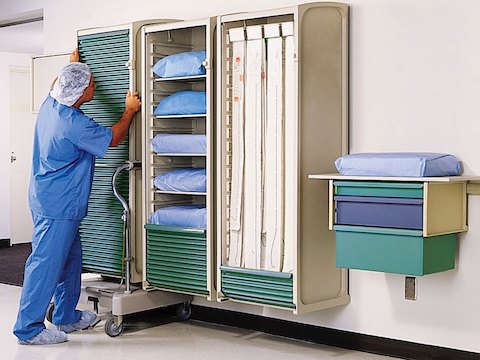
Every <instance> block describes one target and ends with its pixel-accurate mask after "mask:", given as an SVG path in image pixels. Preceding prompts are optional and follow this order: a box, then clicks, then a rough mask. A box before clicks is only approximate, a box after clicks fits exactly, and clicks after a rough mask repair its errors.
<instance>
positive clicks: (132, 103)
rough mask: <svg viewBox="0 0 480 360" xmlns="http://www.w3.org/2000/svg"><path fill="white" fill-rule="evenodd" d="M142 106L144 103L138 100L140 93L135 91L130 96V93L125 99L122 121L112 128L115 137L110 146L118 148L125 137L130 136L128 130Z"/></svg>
mask: <svg viewBox="0 0 480 360" xmlns="http://www.w3.org/2000/svg"><path fill="white" fill-rule="evenodd" d="M141 105H142V103H141V102H140V99H139V98H138V92H136V91H135V92H134V93H133V94H130V91H129V92H128V93H127V97H126V98H125V112H124V113H123V115H122V117H121V118H120V120H118V121H117V122H116V123H115V124H114V125H113V126H112V132H113V136H112V141H111V142H110V146H118V145H120V144H121V143H122V141H123V139H125V136H127V135H128V129H129V128H130V124H131V123H132V120H133V116H134V115H135V113H136V112H137V111H138V110H139V109H140V106H141Z"/></svg>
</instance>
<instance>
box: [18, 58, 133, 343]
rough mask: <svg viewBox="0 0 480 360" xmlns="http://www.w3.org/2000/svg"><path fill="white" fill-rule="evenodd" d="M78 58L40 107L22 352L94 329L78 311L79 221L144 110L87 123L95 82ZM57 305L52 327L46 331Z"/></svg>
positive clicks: (128, 106) (89, 315)
mask: <svg viewBox="0 0 480 360" xmlns="http://www.w3.org/2000/svg"><path fill="white" fill-rule="evenodd" d="M78 59H79V58H78V50H75V51H74V52H73V53H72V54H71V56H70V63H69V64H68V65H66V66H65V67H64V68H63V69H62V70H61V72H60V74H59V76H58V78H57V79H56V81H55V82H54V85H53V89H52V90H51V91H50V94H49V95H48V96H47V99H46V100H45V102H44V103H43V104H42V106H41V108H40V111H39V113H38V118H37V122H36V125H35V133H34V142H33V164H32V175H31V180H30V189H29V204H30V210H31V213H32V218H33V224H34V228H33V238H32V253H31V255H30V257H29V258H28V259H27V262H26V264H25V276H24V282H23V290H22V295H21V298H20V306H19V311H18V317H17V321H16V323H15V326H14V329H13V333H14V334H15V335H16V336H17V337H18V339H19V343H20V344H27V345H43V344H57V343H61V342H64V341H67V335H66V333H69V332H72V331H75V330H80V329H85V328H87V327H89V326H90V325H92V324H93V323H94V322H95V321H96V318H97V316H96V314H95V313H93V312H91V311H88V310H86V311H79V310H76V309H75V308H76V305H77V303H78V300H79V297H80V282H81V271H82V248H81V243H80V237H79V231H78V228H79V225H80V221H81V220H82V219H83V218H84V217H85V215H86V214H87V202H88V197H89V196H90V189H91V186H92V179H93V171H94V164H95V157H100V158H102V157H104V156H105V153H106V151H107V149H108V147H109V146H117V145H119V144H120V143H121V142H122V141H123V139H124V138H125V136H126V135H127V134H128V129H129V127H130V123H131V122H132V119H133V117H134V115H135V113H136V112H137V111H138V110H139V109H140V106H141V103H140V100H139V99H138V96H137V93H136V92H134V93H133V94H130V92H128V93H127V96H126V99H125V112H124V113H123V115H122V117H121V118H120V120H118V121H117V122H116V123H115V124H114V125H113V126H112V127H111V128H107V127H104V126H101V125H99V124H97V123H96V122H95V121H93V119H91V118H89V117H88V116H86V115H85V114H84V113H83V112H82V110H80V105H82V104H83V103H85V102H87V101H90V100H92V99H93V94H94V91H95V87H96V85H95V82H94V79H93V75H92V73H91V71H90V69H89V67H88V66H87V65H86V64H83V63H80V62H78ZM52 296H53V298H54V304H55V310H54V312H53V316H52V322H53V323H54V324H55V325H56V329H55V328H53V329H47V328H46V327H45V324H44V319H45V314H46V311H47V308H48V305H49V303H50V301H51V299H52Z"/></svg>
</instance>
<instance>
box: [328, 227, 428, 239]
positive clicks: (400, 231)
mask: <svg viewBox="0 0 480 360" xmlns="http://www.w3.org/2000/svg"><path fill="white" fill-rule="evenodd" d="M333 229H334V230H335V231H347V232H357V233H373V234H388V235H404V236H420V237H422V236H423V232H422V230H410V229H394V228H378V227H370V226H351V225H334V226H333Z"/></svg>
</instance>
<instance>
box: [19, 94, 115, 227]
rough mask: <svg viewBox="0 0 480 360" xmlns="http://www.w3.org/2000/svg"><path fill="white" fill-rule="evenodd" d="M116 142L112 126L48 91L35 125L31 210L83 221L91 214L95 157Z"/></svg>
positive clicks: (30, 192) (50, 216)
mask: <svg viewBox="0 0 480 360" xmlns="http://www.w3.org/2000/svg"><path fill="white" fill-rule="evenodd" d="M111 140H112V131H111V130H110V129H109V128H107V127H104V126H101V125H99V124H97V123H96V122H95V121H93V119H91V118H89V117H87V116H86V115H85V114H84V113H83V112H82V111H81V110H80V109H77V108H72V107H68V106H65V105H62V104H59V103H58V102H57V101H56V100H55V99H54V98H52V97H51V96H50V95H49V96H48V97H47V99H46V100H45V102H44V103H43V105H42V107H41V108H40V111H39V113H38V117H37V123H36V125H35V133H34V141H33V164H32V176H31V179H30V189H29V203H30V209H31V211H32V212H33V213H35V214H36V215H39V216H42V217H45V218H51V219H65V220H67V219H69V220H82V219H83V218H84V217H85V216H86V214H87V205H88V197H89V196H90V189H91V187H92V180H93V171H94V166H95V157H96V156H97V157H100V158H103V157H104V156H105V153H106V151H107V149H108V147H109V145H110V142H111Z"/></svg>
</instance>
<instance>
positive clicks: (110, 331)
mask: <svg viewBox="0 0 480 360" xmlns="http://www.w3.org/2000/svg"><path fill="white" fill-rule="evenodd" d="M122 332H123V323H120V324H119V325H118V326H115V319H114V318H113V317H111V318H108V319H107V320H106V321H105V334H107V335H108V336H110V337H115V336H118V335H120V334H121V333H122Z"/></svg>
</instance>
